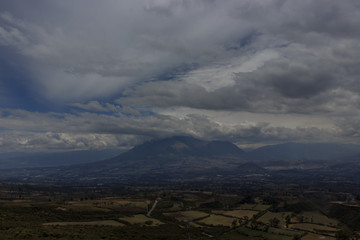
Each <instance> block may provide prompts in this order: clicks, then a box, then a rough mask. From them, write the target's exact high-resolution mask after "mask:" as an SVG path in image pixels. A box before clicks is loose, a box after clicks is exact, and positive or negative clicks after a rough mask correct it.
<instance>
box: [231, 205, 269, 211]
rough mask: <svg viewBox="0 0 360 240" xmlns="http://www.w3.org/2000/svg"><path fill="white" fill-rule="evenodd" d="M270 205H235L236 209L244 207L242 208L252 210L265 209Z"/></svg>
mask: <svg viewBox="0 0 360 240" xmlns="http://www.w3.org/2000/svg"><path fill="white" fill-rule="evenodd" d="M270 207H271V205H264V204H248V203H245V204H241V205H240V206H239V207H237V208H238V209H244V210H253V211H259V212H261V211H265V210H267V209H269V208H270Z"/></svg>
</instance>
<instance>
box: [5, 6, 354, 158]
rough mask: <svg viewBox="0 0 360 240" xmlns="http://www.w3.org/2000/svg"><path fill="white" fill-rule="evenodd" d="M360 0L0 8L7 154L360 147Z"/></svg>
mask: <svg viewBox="0 0 360 240" xmlns="http://www.w3.org/2000/svg"><path fill="white" fill-rule="evenodd" d="M359 66H360V2H359V1H358V0H342V1H338V0H316V1H313V0H301V1H298V0H196V1H195V0H193V1H190V0H146V1H145V0H122V1H116V0H102V1H97V0H77V1H72V0H61V1H57V0H32V1H27V0H11V1H1V2H0V153H7V152H51V151H69V150H87V149H93V150H94V149H99V150H100V149H110V148H111V149H113V148H116V149H128V148H131V147H132V146H135V145H137V144H140V143H142V142H144V141H147V140H150V139H154V138H164V137H170V136H174V135H187V136H193V137H196V138H200V139H205V140H214V139H216V140H226V141H231V142H233V143H235V144H237V145H238V146H240V147H243V148H254V147H259V146H263V145H268V144H277V143H285V142H339V143H355V144H360V67H359Z"/></svg>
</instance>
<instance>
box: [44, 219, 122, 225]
mask: <svg viewBox="0 0 360 240" xmlns="http://www.w3.org/2000/svg"><path fill="white" fill-rule="evenodd" d="M43 225H44V226H71V225H82V226H85V225H87V226H125V224H123V223H120V222H117V221H114V220H104V221H91V222H49V223H44V224H43Z"/></svg>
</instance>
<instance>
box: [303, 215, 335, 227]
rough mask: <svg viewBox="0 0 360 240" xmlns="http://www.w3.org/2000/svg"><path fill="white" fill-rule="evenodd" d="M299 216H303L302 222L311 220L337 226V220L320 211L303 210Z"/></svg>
mask: <svg viewBox="0 0 360 240" xmlns="http://www.w3.org/2000/svg"><path fill="white" fill-rule="evenodd" d="M300 216H302V217H303V220H304V222H311V223H317V224H323V225H327V226H337V225H338V224H339V221H337V220H336V219H331V218H328V217H327V216H325V215H324V214H322V213H320V212H304V213H301V214H300Z"/></svg>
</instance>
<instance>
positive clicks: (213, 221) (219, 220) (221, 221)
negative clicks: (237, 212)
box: [197, 214, 234, 227]
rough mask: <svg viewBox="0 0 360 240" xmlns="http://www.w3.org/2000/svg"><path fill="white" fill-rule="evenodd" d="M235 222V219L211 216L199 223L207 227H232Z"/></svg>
mask: <svg viewBox="0 0 360 240" xmlns="http://www.w3.org/2000/svg"><path fill="white" fill-rule="evenodd" d="M233 220H234V218H230V217H225V216H220V215H214V214H211V215H210V216H209V217H207V218H204V219H201V220H199V221H197V222H198V223H202V224H205V225H209V226H227V227H231V225H232V222H233Z"/></svg>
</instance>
